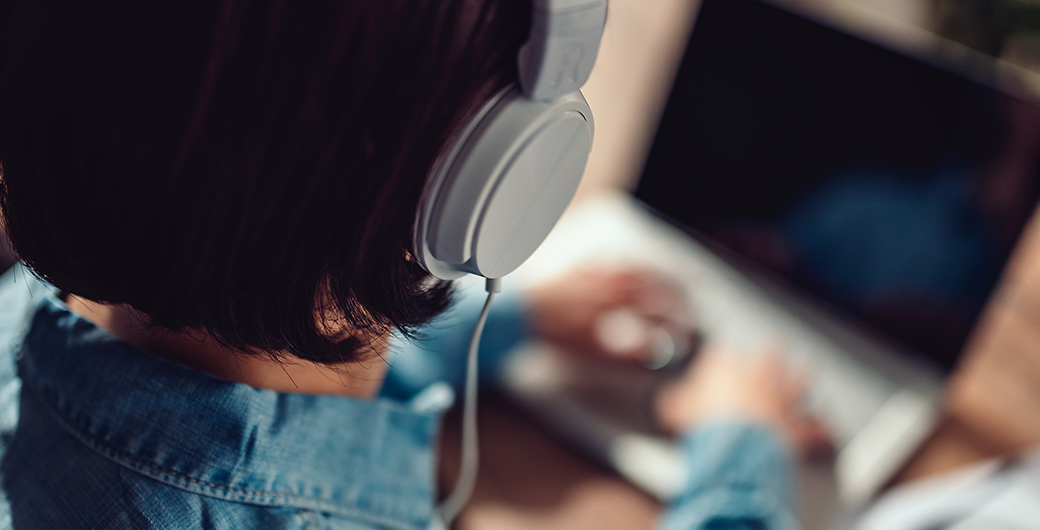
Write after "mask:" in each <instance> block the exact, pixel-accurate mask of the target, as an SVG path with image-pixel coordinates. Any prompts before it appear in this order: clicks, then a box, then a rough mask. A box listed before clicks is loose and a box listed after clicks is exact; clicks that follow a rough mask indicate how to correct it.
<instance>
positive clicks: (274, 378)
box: [66, 295, 387, 399]
mask: <svg viewBox="0 0 1040 530" xmlns="http://www.w3.org/2000/svg"><path fill="white" fill-rule="evenodd" d="M66 303H67V304H68V307H69V310H70V311H72V312H73V313H75V314H77V315H79V316H81V317H83V318H85V319H87V320H89V321H91V322H93V323H94V324H95V325H97V326H100V327H101V328H104V329H105V330H107V331H108V332H109V333H112V334H113V335H115V336H116V337H117V338H119V339H121V340H123V341H125V342H128V343H130V344H133V345H134V346H137V347H138V348H141V349H143V350H144V351H146V352H148V353H151V354H153V355H158V356H160V357H164V358H166V359H169V360H171V361H173V362H176V363H179V364H183V365H185V366H188V367H190V368H194V369H196V370H199V371H201V372H206V373H208V374H210V375H212V376H214V377H219V378H221V379H225V380H228V381H235V382H238V383H245V384H247V385H249V386H252V387H255V388H265V389H270V390H275V391H278V392H291V393H299V394H335V395H342V396H349V397H355V398H361V399H371V398H373V397H375V395H376V394H377V393H378V392H379V389H380V387H381V386H382V383H383V378H384V377H385V376H386V369H387V364H386V362H385V361H384V354H385V349H384V351H381V352H377V353H378V354H379V355H378V356H373V357H374V358H373V359H372V360H370V361H367V362H352V363H347V364H344V365H341V366H337V367H329V366H325V365H320V364H316V363H312V362H309V361H303V360H300V359H296V358H294V357H292V356H289V355H288V354H284V355H279V356H278V357H279V358H281V359H284V360H283V361H281V362H279V361H276V360H274V358H273V357H272V356H270V355H266V354H265V353H264V352H258V353H244V352H236V351H232V350H229V349H227V348H225V347H223V346H221V345H220V344H219V343H218V342H217V341H216V340H214V339H213V337H211V336H209V335H208V334H204V333H171V332H169V331H165V330H162V329H160V328H155V327H151V326H148V325H147V323H145V322H144V321H143V320H142V318H141V316H140V315H139V314H138V313H136V312H135V311H133V310H132V309H130V308H129V307H127V306H121V305H107V304H100V303H97V302H92V301H90V300H86V299H84V298H80V297H78V296H75V295H69V296H68V299H67V300H66Z"/></svg>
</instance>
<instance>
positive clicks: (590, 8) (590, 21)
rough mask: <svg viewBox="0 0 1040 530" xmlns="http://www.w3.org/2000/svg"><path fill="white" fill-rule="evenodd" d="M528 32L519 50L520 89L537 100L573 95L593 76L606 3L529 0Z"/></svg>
mask: <svg viewBox="0 0 1040 530" xmlns="http://www.w3.org/2000/svg"><path fill="white" fill-rule="evenodd" d="M532 7H533V12H532V14H531V33H530V36H529V37H528V39H527V42H526V43H524V45H523V47H522V48H520V55H519V57H518V58H517V66H518V67H519V69H520V86H521V88H523V91H524V94H526V95H527V97H529V98H531V99H535V100H539V101H548V100H551V99H555V98H557V97H560V96H562V95H564V94H567V93H569V92H575V91H577V90H578V89H579V88H581V86H582V85H584V84H585V81H586V80H588V78H589V74H590V73H591V72H592V66H593V65H594V64H595V63H596V55H597V54H598V52H599V43H600V40H601V39H602V37H603V25H604V23H606V20H607V0H533V2H532Z"/></svg>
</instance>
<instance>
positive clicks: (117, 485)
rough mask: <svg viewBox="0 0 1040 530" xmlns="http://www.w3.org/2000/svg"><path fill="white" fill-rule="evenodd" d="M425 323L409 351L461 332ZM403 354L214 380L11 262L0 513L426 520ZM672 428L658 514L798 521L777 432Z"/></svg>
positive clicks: (142, 522)
mask: <svg viewBox="0 0 1040 530" xmlns="http://www.w3.org/2000/svg"><path fill="white" fill-rule="evenodd" d="M501 307H502V309H501V310H500V312H499V313H497V316H496V317H495V318H494V319H493V320H492V323H493V324H494V326H492V327H489V330H488V331H493V330H494V329H496V328H497V329H498V331H499V332H498V333H493V334H491V335H489V337H490V338H489V341H490V342H491V343H492V344H491V346H492V348H491V349H492V350H494V351H500V350H501V351H504V348H505V347H506V346H507V345H508V344H507V343H509V342H510V341H515V340H520V339H521V338H522V330H523V323H522V304H520V303H517V304H509V303H506V304H501ZM467 308H468V305H467V304H462V305H461V306H460V308H458V309H457V310H456V312H455V313H453V315H454V316H452V315H449V316H448V317H446V318H445V319H444V320H442V323H443V322H449V321H451V319H452V318H462V316H460V315H464V314H466V312H467V311H468V309H467ZM518 308H519V309H518ZM510 323H512V324H510ZM449 327H450V329H451V330H455V331H454V332H453V333H454V334H456V335H458V336H460V337H466V336H468V333H469V329H468V326H463V327H462V329H456V328H460V326H449ZM431 329H432V330H433V331H432V332H431V333H430V336H429V339H428V341H427V344H426V346H425V347H420V346H413V350H412V351H413V352H415V351H423V352H428V351H429V347H430V345H431V344H433V345H436V344H442V345H449V344H452V343H453V341H455V340H461V339H456V338H452V337H447V336H445V335H443V333H447V332H445V331H443V330H438V329H437V328H436V327H433V328H431ZM448 335H451V333H448ZM496 340H497V341H499V342H500V344H497V346H498V349H497V350H496V349H495V348H494V347H495V346H496V344H494V343H495V341H496ZM402 344H403V343H402ZM400 349H401V350H402V351H401V354H400V355H401V357H400V362H398V361H395V366H397V365H403V364H406V363H404V361H406V360H407V359H409V354H408V353H407V351H408V348H407V347H402V348H400ZM413 357H414V355H413ZM491 357H494V356H493V355H492V356H491ZM447 358H448V359H449V360H450V359H451V356H448V357H447ZM492 361H494V359H492ZM488 365H489V366H490V367H491V368H490V369H491V370H493V369H494V366H495V365H496V363H495V362H490V363H488ZM400 371H401V372H402V373H403V374H405V375H404V376H402V377H397V376H393V374H394V372H395V370H393V369H392V370H391V374H392V376H391V377H390V379H389V381H388V383H387V391H386V392H385V395H384V396H383V397H380V398H378V399H375V400H371V401H364V400H355V399H350V398H345V397H338V396H310V395H303V394H288V393H279V392H273V391H270V390H261V389H256V388H252V387H250V386H247V385H244V384H239V383H232V382H228V381H224V380H220V379H217V378H214V377H211V376H209V375H206V374H204V373H201V372H198V371H195V370H192V369H190V368H187V367H184V366H181V365H178V364H175V363H172V362H170V361H167V360H165V359H162V358H159V357H155V356H152V355H149V354H147V353H145V352H143V351H141V350H139V349H137V348H136V347H134V346H131V345H129V344H127V343H125V342H122V341H120V340H118V339H116V338H115V337H113V336H112V335H110V334H108V333H107V332H106V331H104V330H102V329H100V328H98V327H96V326H94V325H93V324H92V323H90V322H89V321H87V320H85V319H83V318H80V317H78V316H76V315H74V314H73V313H71V312H69V310H68V308H67V307H66V306H65V304H64V303H63V302H62V301H61V300H60V299H59V298H58V296H57V293H56V292H55V290H54V288H53V287H51V286H49V285H47V284H45V283H43V282H40V281H39V280H37V279H36V278H34V277H33V276H32V275H31V274H30V273H29V272H28V271H27V270H26V269H25V268H23V267H16V268H15V269H13V270H11V271H9V272H8V273H7V274H5V275H3V276H2V277H0V528H17V529H19V530H25V529H37V528H39V529H55V528H63V529H72V528H90V529H100V528H103V529H131V528H133V529H138V528H162V529H185V528H207V529H239V528H301V529H303V528H310V529H317V528H329V529H338V528H344V529H346V528H355V529H356V528H400V529H420V528H426V527H427V526H428V525H429V521H430V518H431V516H432V514H433V511H434V499H435V491H434V484H435V475H434V473H435V469H436V466H435V462H434V459H435V446H436V440H437V432H438V428H439V415H440V412H441V410H440V409H439V408H438V407H433V408H431V407H429V406H423V407H418V406H416V400H415V399H414V396H413V395H412V394H414V392H413V393H409V384H410V383H409V377H407V372H408V371H407V370H404V369H402V370H400ZM414 380H415V377H412V378H411V382H412V383H414ZM406 400H411V401H410V402H408V401H406ZM682 443H683V446H684V447H685V448H686V449H687V452H688V454H689V457H690V458H689V463H690V466H691V471H692V473H691V477H692V478H691V480H690V482H689V484H688V487H687V489H686V491H685V493H683V495H681V496H680V497H679V498H678V499H677V500H676V502H675V503H673V505H672V506H671V507H670V508H669V510H668V511H667V513H666V515H665V517H664V519H663V520H662V526H664V527H666V528H777V529H786V528H792V527H793V524H794V523H793V518H792V517H791V515H790V514H791V511H790V506H791V499H790V495H789V489H788V485H787V481H788V476H789V475H788V473H789V472H788V471H787V460H786V457H785V455H784V454H783V449H782V448H781V446H780V445H779V444H778V443H777V441H776V440H775V439H774V438H773V437H772V436H771V435H769V434H768V433H766V432H764V431H761V430H758V429H756V428H753V427H750V426H745V425H739V424H719V425H714V426H711V427H708V428H704V429H700V430H698V431H697V432H696V433H691V434H690V435H688V436H687V437H686V438H685V439H684V441H683V442H682Z"/></svg>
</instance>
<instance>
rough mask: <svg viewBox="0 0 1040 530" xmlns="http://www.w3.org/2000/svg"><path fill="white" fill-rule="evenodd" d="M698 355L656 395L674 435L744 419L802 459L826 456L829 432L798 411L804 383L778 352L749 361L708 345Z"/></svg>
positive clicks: (664, 423) (660, 415) (666, 425)
mask: <svg viewBox="0 0 1040 530" xmlns="http://www.w3.org/2000/svg"><path fill="white" fill-rule="evenodd" d="M698 355H699V357H698V359H697V360H696V361H694V362H693V363H691V364H690V367H689V369H688V370H687V371H686V373H685V374H684V375H683V376H682V378H681V379H679V380H678V381H677V382H675V383H673V384H672V385H670V386H669V387H668V388H666V389H665V390H664V391H662V392H661V393H660V395H659V396H658V400H657V416H658V421H659V422H660V423H661V425H662V426H663V427H664V428H665V429H667V430H669V431H671V432H674V433H677V432H681V431H685V430H687V429H690V428H692V427H694V426H696V425H698V424H701V423H704V422H707V421H711V420H727V419H733V420H742V421H748V422H752V423H756V424H759V425H761V426H763V427H766V428H770V429H772V430H774V431H776V432H778V433H779V434H780V435H782V436H783V437H784V439H785V440H786V441H787V442H788V444H789V445H790V447H792V448H793V449H794V450H795V452H796V453H798V454H800V455H802V456H809V455H817V454H825V453H829V452H830V450H831V444H830V440H829V437H828V436H827V433H826V432H825V431H824V429H823V428H822V427H821V426H820V425H819V423H817V422H816V421H815V420H813V419H812V418H811V417H809V416H808V415H806V414H805V413H804V412H803V411H802V410H801V409H800V407H799V401H800V399H801V396H802V394H803V392H804V390H805V385H804V383H803V381H802V380H801V379H799V378H797V377H795V376H793V375H792V373H791V371H790V370H789V369H788V368H787V367H786V366H784V364H783V362H782V360H781V359H780V356H779V355H778V354H777V352H776V351H768V352H766V353H763V354H760V355H758V356H756V357H754V358H750V359H747V358H740V357H738V356H736V355H734V354H733V353H732V352H726V351H724V350H723V349H722V347H721V346H720V345H718V344H714V343H709V344H707V345H706V346H705V347H704V348H703V350H702V351H701V353H699V354H698Z"/></svg>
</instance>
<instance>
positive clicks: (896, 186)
mask: <svg viewBox="0 0 1040 530" xmlns="http://www.w3.org/2000/svg"><path fill="white" fill-rule="evenodd" d="M839 19H840V17H839V18H833V17H830V18H829V17H828V16H826V14H824V15H821V14H820V13H817V12H813V13H807V12H804V11H801V10H796V9H793V8H792V7H791V6H790V5H788V4H785V3H777V2H768V1H760V0H704V1H703V3H702V5H701V8H700V12H699V14H698V16H697V20H696V23H695V25H694V28H693V31H692V34H691V36H690V39H689V43H688V45H687V49H686V52H685V55H684V58H683V60H682V62H681V65H680V66H679V69H678V73H677V75H676V79H675V82H674V86H673V89H672V93H671V95H670V97H669V100H668V103H667V105H666V107H665V110H664V112H663V115H662V118H661V121H660V124H659V127H658V130H657V134H656V137H655V139H654V141H653V144H652V147H651V149H650V152H649V155H648V157H647V160H646V163H645V167H644V170H643V172H642V175H641V176H640V178H639V181H638V184H637V186H636V188H635V191H634V193H631V194H629V193H623V192H617V193H610V194H604V195H602V196H600V197H598V198H596V199H590V200H586V201H584V202H582V203H580V204H578V205H576V207H575V208H573V209H572V211H571V212H569V213H568V214H567V215H565V216H564V218H563V219H562V220H561V223H560V224H559V225H558V227H557V228H556V229H555V230H554V232H553V234H551V235H550V237H549V239H548V240H547V241H546V243H545V244H544V245H543V247H542V248H541V249H540V250H539V251H538V252H537V253H536V254H535V256H534V257H533V258H532V259H531V260H530V261H529V262H528V263H527V264H525V265H524V266H523V267H522V268H521V269H520V271H518V273H517V277H518V279H520V280H522V281H523V282H537V281H539V280H540V279H545V278H547V277H552V276H555V275H558V274H563V273H565V272H566V271H568V270H571V269H572V268H573V267H575V266H581V265H589V264H595V265H600V266H636V267H642V268H648V269H650V270H655V271H658V272H660V273H661V274H662V275H664V276H665V277H667V278H671V279H672V280H673V281H674V282H676V284H677V285H678V286H679V287H678V288H679V289H681V290H682V291H683V292H684V293H685V294H686V296H687V297H688V299H689V301H690V304H691V306H692V307H693V308H694V311H693V313H694V314H695V315H696V316H695V322H693V324H695V325H696V326H697V327H698V328H699V329H700V330H701V331H702V333H703V334H704V336H705V337H706V340H714V341H720V342H723V343H726V344H729V345H730V346H732V348H731V349H733V350H734V351H738V352H739V351H748V352H752V351H756V350H759V349H761V348H762V346H763V345H765V344H767V343H769V342H771V341H776V340H779V341H780V342H782V343H783V344H785V345H786V348H785V351H786V352H787V355H789V361H790V363H791V364H793V365H795V366H796V367H798V368H800V369H802V370H803V371H804V372H806V373H807V374H808V375H809V376H810V388H809V391H808V396H807V403H806V405H807V407H808V408H810V409H811V410H812V411H813V412H815V413H816V414H817V415H818V416H819V417H820V418H821V419H822V421H823V422H824V423H825V425H826V426H827V427H828V428H829V430H830V431H831V433H832V434H833V435H834V438H835V442H836V444H837V450H838V451H837V456H836V458H835V461H834V462H833V467H832V468H831V467H825V468H822V469H815V470H806V474H807V475H808V476H809V479H808V480H806V481H804V484H803V489H804V490H805V492H804V493H803V498H806V497H808V498H809V500H810V501H811V502H816V503H817V504H819V506H816V507H809V508H808V510H809V511H810V512H813V513H817V514H818V513H821V511H826V510H827V509H828V508H827V507H828V506H829V507H834V506H845V507H852V506H856V505H859V504H861V503H862V502H864V501H866V500H868V499H869V498H871V497H872V496H873V495H874V494H875V493H876V492H877V491H878V489H879V488H880V487H882V486H883V485H884V484H885V483H886V482H887V481H888V480H890V479H891V477H892V476H893V474H894V473H895V472H896V471H897V470H898V469H899V468H900V466H901V465H902V464H903V463H904V462H905V460H906V459H907V458H908V457H909V456H910V455H911V454H912V453H913V451H914V450H915V449H916V448H917V447H918V446H919V444H920V443H921V441H922V440H923V439H924V438H925V437H927V436H928V434H929V433H930V432H931V430H932V428H933V426H934V424H935V422H936V419H937V417H938V414H939V410H940V402H941V399H942V395H943V389H944V384H945V381H946V379H947V376H948V375H949V374H950V372H951V371H952V370H953V368H954V367H955V366H956V364H957V361H958V358H959V357H960V355H961V353H962V351H963V349H964V347H965V345H966V344H968V342H969V340H970V337H971V333H972V330H973V328H974V326H975V323H976V322H977V321H978V320H979V319H980V317H981V315H982V314H983V312H984V309H985V307H986V303H987V300H988V299H989V298H990V297H991V296H992V295H993V294H994V292H995V290H996V289H997V288H998V286H999V284H1000V282H999V280H1000V277H1001V274H1002V270H1003V268H1004V266H1005V264H1006V263H1007V262H1008V260H1009V257H1010V255H1011V252H1012V250H1013V249H1014V246H1015V243H1016V241H1017V239H1018V237H1019V235H1020V234H1021V232H1022V230H1023V229H1024V227H1025V226H1026V224H1027V223H1028V222H1029V220H1030V218H1031V216H1032V213H1033V210H1034V208H1035V205H1036V202H1037V198H1038V196H1040V171H1038V168H1040V163H1037V162H1038V161H1040V157H1037V156H1035V155H1034V153H1036V152H1040V149H1038V148H1040V141H1037V138H1034V137H1038V136H1040V134H1035V133H1033V132H1032V131H1033V130H1034V129H1036V130H1040V127H1038V126H1040V107H1038V106H1037V104H1036V103H1035V100H1033V99H1030V97H1028V96H1024V94H1028V93H1029V92H1028V90H1026V89H1025V88H1023V86H1024V85H1009V84H1008V83H1007V81H1008V80H1009V79H1011V78H1013V77H1014V76H1010V77H1009V74H1008V72H1009V71H1010V70H1009V69H1008V67H1007V66H1006V65H1005V66H1002V65H998V63H996V62H995V61H989V60H983V59H980V58H979V57H978V56H977V55H976V54H971V53H967V52H966V51H964V50H960V49H959V48H957V47H956V46H954V45H952V44H951V43H946V42H944V41H942V40H940V39H938V38H925V39H923V40H921V39H917V40H914V39H909V40H906V39H904V40H902V41H901V40H900V39H892V38H889V37H891V35H892V33H884V32H883V33H882V35H883V36H884V35H888V37H884V38H883V39H881V40H884V45H882V44H881V43H879V40H878V39H875V38H868V37H865V36H864V35H863V34H862V32H861V31H860V30H861V29H862V27H861V26H862V24H859V25H858V26H857V28H858V29H853V30H849V28H847V27H845V26H841V25H840V24H839V23H837V22H835V20H839ZM857 20H858V22H862V20H859V19H857ZM907 43H911V44H912V45H906V46H904V45H903V44H907ZM922 43H926V44H927V45H922ZM951 49H952V50H954V52H956V53H950V50H951ZM962 59H964V60H962ZM666 342H667V341H666ZM679 357H681V355H680V356H679ZM681 364H682V363H681V361H680V362H676V363H673V364H672V365H671V366H669V367H666V368H664V369H662V370H647V369H642V368H639V367H632V366H619V365H616V364H609V363H602V362H597V361H595V360H589V359H582V358H577V356H567V355H561V354H560V352H554V351H552V348H551V347H549V346H547V345H544V344H528V345H526V346H525V347H524V351H522V352H520V353H519V354H518V355H516V356H515V357H514V359H513V362H512V364H511V365H510V366H509V368H508V370H507V374H506V378H505V380H506V381H505V383H506V388H507V393H508V394H509V395H511V396H512V397H514V398H515V399H516V400H518V401H519V402H520V403H522V404H524V405H525V406H527V407H528V408H529V409H530V410H531V411H532V412H533V413H534V414H536V415H537V416H539V417H541V418H542V419H544V420H545V421H546V422H548V423H549V424H551V425H553V426H554V427H555V428H557V429H558V430H559V431H560V432H561V433H562V434H563V435H565V436H566V437H567V438H569V439H570V440H572V441H574V442H575V443H576V444H578V445H579V446H581V447H582V448H583V449H585V450H586V451H588V452H590V453H592V454H594V455H596V456H598V457H600V458H602V459H603V460H604V461H606V462H607V463H609V464H610V465H611V466H613V467H614V468H615V469H617V470H618V471H619V472H620V473H621V474H622V475H624V476H625V477H627V478H629V479H630V480H631V481H632V482H633V483H635V484H637V485H638V486H640V487H642V488H644V489H645V490H646V491H648V492H650V493H652V494H654V495H657V496H658V497H660V498H662V499H666V498H668V497H669V496H670V495H671V494H673V493H674V492H676V490H677V489H678V488H679V487H681V484H682V482H683V480H684V472H683V470H684V469H685V468H684V467H683V465H682V462H681V461H680V460H681V456H680V455H679V453H678V452H677V451H676V450H675V448H674V447H673V446H672V443H671V441H670V440H669V439H668V438H667V437H665V436H663V435H662V434H661V433H660V432H658V431H657V430H656V429H655V427H654V426H653V425H652V424H651V422H650V421H649V418H651V417H652V415H651V414H650V407H649V404H650V402H651V400H652V396H653V394H654V392H655V389H656V388H658V386H659V385H660V384H662V381H665V380H667V379H668V378H669V377H674V376H675V373H676V372H677V371H681ZM835 494H836V496H835ZM809 526H813V525H809Z"/></svg>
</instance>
